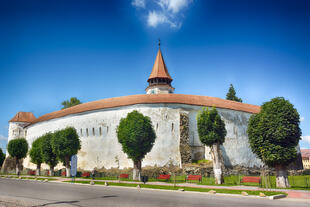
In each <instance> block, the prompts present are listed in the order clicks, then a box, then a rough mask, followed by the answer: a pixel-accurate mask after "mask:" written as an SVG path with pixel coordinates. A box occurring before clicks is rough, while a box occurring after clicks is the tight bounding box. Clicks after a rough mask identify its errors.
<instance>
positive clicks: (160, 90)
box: [145, 42, 174, 94]
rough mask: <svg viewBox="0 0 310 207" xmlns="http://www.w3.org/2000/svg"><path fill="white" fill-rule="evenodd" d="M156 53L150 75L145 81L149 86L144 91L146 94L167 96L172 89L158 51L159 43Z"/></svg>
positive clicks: (169, 78)
mask: <svg viewBox="0 0 310 207" xmlns="http://www.w3.org/2000/svg"><path fill="white" fill-rule="evenodd" d="M158 46H159V48H158V52H157V56H156V59H155V63H154V66H153V69H152V73H151V75H150V77H149V79H148V80H147V82H148V83H149V86H148V87H147V88H146V89H145V90H146V93H147V94H168V93H173V92H174V88H173V87H172V86H171V82H172V78H171V77H170V75H169V72H168V69H167V66H166V64H165V61H164V58H163V56H162V54H161V50H160V42H159V43H158Z"/></svg>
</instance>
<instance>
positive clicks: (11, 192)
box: [0, 178, 310, 207]
mask: <svg viewBox="0 0 310 207" xmlns="http://www.w3.org/2000/svg"><path fill="white" fill-rule="evenodd" d="M1 200H2V201H3V200H6V201H8V202H13V203H14V202H17V201H18V202H19V204H20V205H22V204H24V205H26V206H52V207H54V206H122V207H126V206H134V207H139V206H143V207H148V206H160V207H166V206H168V207H169V206H171V207H176V206H208V207H226V206H227V207H232V206H236V207H239V206H240V207H241V206H251V207H258V206H264V207H267V206H281V207H288V206H291V207H301V206H307V207H308V206H309V205H310V204H309V203H304V202H300V201H298V202H293V201H289V200H287V199H281V200H273V201H272V200H268V199H266V198H250V197H240V196H224V195H210V194H206V193H204V194H203V193H192V192H171V191H157V190H144V189H136V188H124V187H110V186H109V187H105V186H89V185H76V184H65V183H52V182H49V183H43V182H38V181H29V180H28V181H27V180H14V179H3V178H0V201H1ZM0 204H1V202H0Z"/></svg>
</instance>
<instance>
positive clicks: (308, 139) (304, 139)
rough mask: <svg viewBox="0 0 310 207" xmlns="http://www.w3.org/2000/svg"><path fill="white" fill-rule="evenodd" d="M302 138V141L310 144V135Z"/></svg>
mask: <svg viewBox="0 0 310 207" xmlns="http://www.w3.org/2000/svg"><path fill="white" fill-rule="evenodd" d="M301 139H302V141H305V142H308V143H309V144H310V135H308V136H302V137H301Z"/></svg>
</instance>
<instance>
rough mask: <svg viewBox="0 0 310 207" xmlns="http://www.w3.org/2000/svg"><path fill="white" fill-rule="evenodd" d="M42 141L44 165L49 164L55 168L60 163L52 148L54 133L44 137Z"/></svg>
mask: <svg viewBox="0 0 310 207" xmlns="http://www.w3.org/2000/svg"><path fill="white" fill-rule="evenodd" d="M41 138H42V140H41V142H42V143H41V144H42V145H41V147H42V158H43V161H44V163H46V164H48V165H49V166H50V167H55V166H56V165H57V163H58V158H57V155H56V154H55V153H54V152H53V148H52V144H51V141H52V138H53V134H52V133H47V134H45V135H43V136H42V137H41Z"/></svg>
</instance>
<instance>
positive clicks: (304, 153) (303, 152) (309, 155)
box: [300, 149, 310, 158]
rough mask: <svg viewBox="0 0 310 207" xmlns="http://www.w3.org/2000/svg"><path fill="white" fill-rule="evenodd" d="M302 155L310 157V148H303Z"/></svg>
mask: <svg viewBox="0 0 310 207" xmlns="http://www.w3.org/2000/svg"><path fill="white" fill-rule="evenodd" d="M300 151H301V157H306V158H309V157H310V149H301V150H300Z"/></svg>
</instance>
